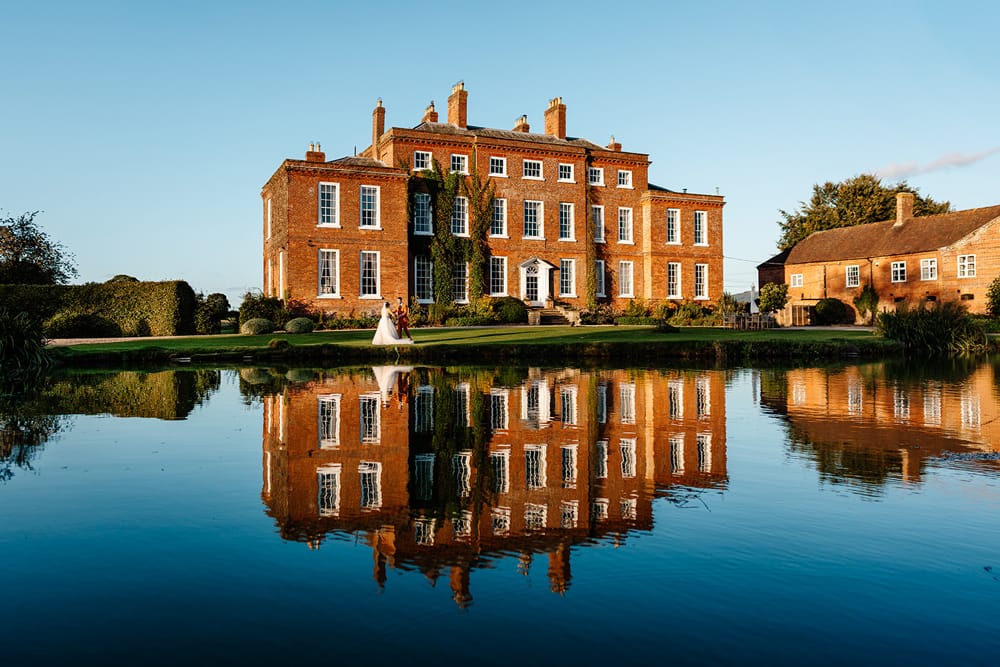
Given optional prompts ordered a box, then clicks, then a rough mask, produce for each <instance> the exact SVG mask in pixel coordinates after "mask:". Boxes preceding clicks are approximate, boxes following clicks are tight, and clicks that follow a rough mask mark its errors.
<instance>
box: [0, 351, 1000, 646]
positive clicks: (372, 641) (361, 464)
mask: <svg viewBox="0 0 1000 667" xmlns="http://www.w3.org/2000/svg"><path fill="white" fill-rule="evenodd" d="M998 369H1000V366H997V365H994V363H990V362H983V363H971V362H970V363H961V362H955V363H949V364H945V365H933V364H927V363H914V364H902V363H890V362H884V363H872V364H863V365H837V366H831V367H823V368H818V367H817V368H805V367H802V368H787V369H776V368H767V369H763V368H762V369H750V368H740V369H729V370H718V369H712V368H694V367H686V368H671V369H640V368H632V369H579V368H516V367H506V368H499V369H497V368H475V367H454V368H435V367H408V366H376V367H354V368H342V369H336V368H335V369H267V368H243V369H197V370H179V371H160V372H150V373H142V372H135V371H130V372H121V373H118V372H115V373H111V372H106V373H82V374H81V373H76V374H67V375H59V376H55V377H53V378H51V379H50V380H49V381H48V382H47V383H45V384H44V385H42V386H40V387H37V388H35V389H34V390H33V391H29V392H26V394H25V395H24V396H20V397H18V398H17V400H13V399H9V400H5V401H4V402H3V404H2V405H0V426H2V427H3V428H2V430H0V557H2V562H3V567H2V569H0V590H2V591H3V592H2V595H0V627H2V628H3V630H2V636H3V637H4V642H3V646H4V653H3V656H2V662H3V664H5V665H56V664H59V665H61V664H68V663H90V664H105V665H107V664H130V665H131V664H142V665H161V664H162V665H176V664H178V663H185V664H186V663H194V664H208V663H227V664H243V665H249V664H278V663H293V662H298V661H309V662H310V663H340V664H344V663H346V664H362V663H363V664H378V665H381V664H395V663H399V662H407V663H413V664H437V663H446V664H456V663H459V662H460V661H468V662H470V663H474V664H486V665H511V666H520V665H525V664H543V663H545V664H556V663H559V664H564V663H573V662H582V661H587V660H595V661H601V662H611V661H614V662H621V663H625V664H635V663H639V662H651V661H656V662H662V663H665V664H680V665H685V664H769V665H775V664H788V665H792V664H794V665H801V664H811V665H826V664H831V665H833V664H838V665H840V664H845V663H862V664H900V663H909V664H920V665H923V664H928V665H929V664H942V663H947V664H963V665H975V664H981V665H994V664H997V662H998V659H1000V633H997V631H996V619H997V617H998V612H1000V530H998V528H997V524H998V520H997V517H998V516H1000V455H998V453H997V451H998V450H997V446H996V445H994V443H998V442H1000V421H998V417H1000V398H998V397H1000V370H998Z"/></svg>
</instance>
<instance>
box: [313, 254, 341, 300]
mask: <svg viewBox="0 0 1000 667" xmlns="http://www.w3.org/2000/svg"><path fill="white" fill-rule="evenodd" d="M324 253H332V254H333V258H334V271H333V275H332V276H331V277H332V279H333V280H332V282H333V284H332V285H331V286H330V289H329V290H328V291H326V292H324V291H323V289H324V288H323V255H324ZM340 296H341V295H340V250H337V249H335V248H320V249H319V251H318V252H317V253H316V297H317V298H319V299H339V298H340Z"/></svg>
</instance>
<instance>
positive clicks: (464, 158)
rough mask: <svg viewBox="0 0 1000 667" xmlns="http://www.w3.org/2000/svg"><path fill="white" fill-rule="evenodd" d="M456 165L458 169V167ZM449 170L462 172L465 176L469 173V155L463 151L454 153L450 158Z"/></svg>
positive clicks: (455, 172)
mask: <svg viewBox="0 0 1000 667" xmlns="http://www.w3.org/2000/svg"><path fill="white" fill-rule="evenodd" d="M456 165H457V166H458V169H456V168H455V167H456ZM448 166H449V170H448V173H451V174H462V175H464V176H468V175H469V156H468V155H465V154H463V153H452V154H451V158H450V160H449V165H448Z"/></svg>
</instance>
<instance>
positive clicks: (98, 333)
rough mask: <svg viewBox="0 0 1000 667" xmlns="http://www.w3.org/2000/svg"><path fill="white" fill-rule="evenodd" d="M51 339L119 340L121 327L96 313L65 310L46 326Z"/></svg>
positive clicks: (50, 319)
mask: <svg viewBox="0 0 1000 667" xmlns="http://www.w3.org/2000/svg"><path fill="white" fill-rule="evenodd" d="M44 330H45V335H46V336H48V337H49V338H118V337H120V336H121V335H122V330H121V327H119V326H118V325H117V324H115V323H114V322H112V321H111V320H109V319H107V318H106V317H101V316H100V315H97V314H95V313H80V312H74V311H68V310H63V311H60V312H58V313H56V314H55V315H53V316H52V317H50V318H49V319H48V320H47V321H46V322H45V325H44Z"/></svg>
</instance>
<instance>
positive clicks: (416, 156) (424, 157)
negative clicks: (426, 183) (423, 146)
mask: <svg viewBox="0 0 1000 667" xmlns="http://www.w3.org/2000/svg"><path fill="white" fill-rule="evenodd" d="M421 163H422V164H424V165H425V166H423V167H419V166H417V165H418V164H421ZM433 168H434V154H433V153H431V152H430V151H413V171H427V170H429V169H433Z"/></svg>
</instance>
